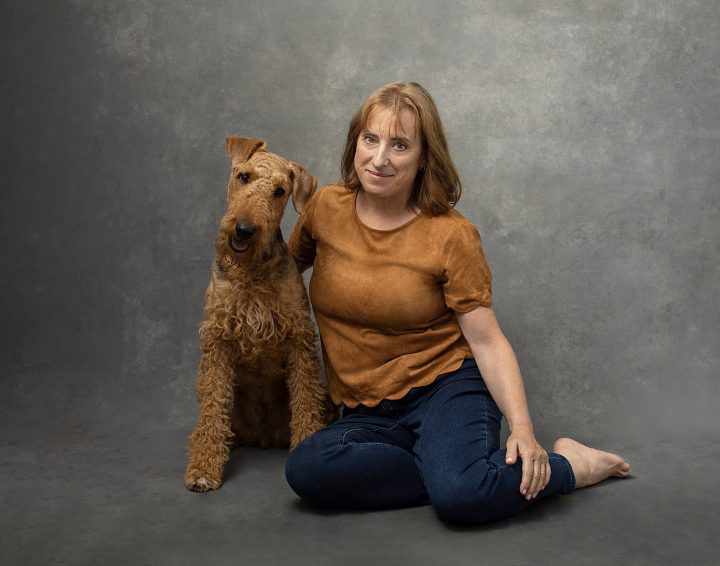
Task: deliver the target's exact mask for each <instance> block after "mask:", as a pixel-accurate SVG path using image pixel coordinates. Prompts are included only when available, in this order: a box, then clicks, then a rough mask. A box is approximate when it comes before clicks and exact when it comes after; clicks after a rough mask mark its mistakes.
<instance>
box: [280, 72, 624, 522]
mask: <svg viewBox="0 0 720 566" xmlns="http://www.w3.org/2000/svg"><path fill="white" fill-rule="evenodd" d="M342 175H343V182H342V184H340V185H334V186H329V187H326V188H325V189H323V190H321V191H319V192H318V193H317V194H316V195H315V196H314V197H313V199H312V200H311V202H310V203H309V205H308V206H307V208H306V210H305V212H304V213H303V214H302V215H301V217H300V218H299V219H298V223H297V226H296V227H295V230H294V232H293V234H292V236H291V238H290V242H289V246H290V250H291V252H292V253H293V255H294V257H295V258H296V261H297V262H298V264H299V265H300V266H301V268H307V267H309V266H311V265H312V266H313V267H314V269H313V275H312V280H311V283H310V297H311V300H312V303H313V307H314V311H315V315H316V319H317V322H318V327H319V329H320V336H321V339H322V345H323V355H324V358H325V364H326V369H327V373H328V385H329V389H330V393H331V396H332V399H333V401H334V402H335V403H337V404H342V406H343V412H342V417H341V418H340V420H339V421H337V422H336V423H334V424H332V425H330V426H328V427H327V428H326V429H324V430H322V431H320V432H318V433H316V434H314V435H312V436H311V437H309V438H307V439H306V440H305V441H304V442H303V443H301V444H300V445H299V446H298V447H297V448H296V449H295V450H294V451H293V452H291V454H290V456H289V459H288V462H287V467H286V477H287V480H288V482H289V484H290V486H291V487H292V488H293V490H294V491H295V492H296V493H297V494H298V495H300V497H302V498H303V499H304V500H306V501H307V502H308V504H310V505H313V506H318V507H331V508H365V509H368V508H370V509H382V508H392V507H401V506H410V505H421V504H427V503H431V504H432V505H433V506H434V508H435V509H436V511H437V513H438V514H439V515H440V517H441V518H443V519H445V520H449V521H457V522H468V523H475V522H482V521H489V520H495V519H500V518H503V517H507V516H509V515H512V514H514V513H517V512H518V511H520V510H522V509H523V508H525V507H527V506H528V505H530V504H531V503H532V502H533V501H535V500H537V499H539V498H541V497H544V496H546V495H550V494H554V493H570V492H571V491H572V490H573V489H577V488H580V487H585V486H587V485H591V484H594V483H597V482H599V481H602V480H604V479H606V478H608V477H610V476H616V477H625V476H627V475H629V474H630V466H629V465H628V464H627V463H626V462H625V461H624V460H623V459H622V458H621V457H620V456H617V455H615V454H610V453H608V452H601V451H598V450H594V449H592V448H589V447H586V446H583V445H582V444H579V443H578V442H575V441H573V440H570V439H567V438H563V439H559V440H558V441H556V442H555V444H554V446H553V452H552V453H551V454H548V453H547V452H546V451H545V450H544V449H543V448H542V447H541V446H540V445H539V444H538V442H537V440H536V439H535V436H534V434H533V425H532V421H531V419H530V414H529V412H528V407H527V401H526V398H525V392H524V387H523V382H522V377H521V375H520V370H519V367H518V363H517V360H516V358H515V354H514V353H513V350H512V347H511V346H510V344H509V343H508V341H507V339H506V338H505V336H504V335H503V333H502V330H501V329H500V327H499V325H498V323H497V321H496V319H495V316H494V314H493V310H492V296H491V275H490V269H489V268H488V265H487V262H486V260H485V256H484V254H483V251H482V247H481V242H480V236H479V234H478V232H477V230H476V229H475V227H474V226H473V225H472V224H471V223H470V222H469V221H468V220H467V219H465V218H464V217H463V216H462V215H461V214H460V213H458V212H457V211H455V210H454V208H453V206H454V205H455V203H456V202H457V201H458V199H459V197H460V192H461V184H460V180H459V177H458V174H457V172H456V170H455V166H454V164H453V161H452V159H451V157H450V154H449V152H448V148H447V142H446V140H445V135H444V133H443V128H442V125H441V123H440V118H439V116H438V112H437V109H436V107H435V104H434V102H433V100H432V98H431V97H430V95H429V94H428V93H427V91H425V90H424V89H423V88H422V87H421V86H420V85H418V84H416V83H410V84H403V83H395V84H390V85H386V86H384V87H382V88H380V89H379V90H377V91H376V92H374V93H373V94H372V95H370V97H369V98H368V99H367V100H366V101H365V103H364V104H363V105H362V106H361V108H360V110H359V111H358V112H357V114H356V115H355V116H354V117H353V119H352V121H351V122H350V129H349V132H348V138H347V144H346V147H345V151H344V154H343V163H342ZM503 415H504V416H505V417H506V418H507V420H508V424H509V427H510V431H511V433H510V436H509V438H508V440H507V444H506V449H505V450H501V449H500V422H501V419H502V416H503Z"/></svg>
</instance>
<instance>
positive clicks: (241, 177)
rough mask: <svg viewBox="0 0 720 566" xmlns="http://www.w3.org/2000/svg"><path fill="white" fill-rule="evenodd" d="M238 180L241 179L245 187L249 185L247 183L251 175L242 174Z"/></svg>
mask: <svg viewBox="0 0 720 566" xmlns="http://www.w3.org/2000/svg"><path fill="white" fill-rule="evenodd" d="M237 178H238V179H240V182H241V183H242V184H243V185H247V182H248V181H249V180H250V173H240V174H238V176H237Z"/></svg>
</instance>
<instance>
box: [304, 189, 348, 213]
mask: <svg viewBox="0 0 720 566" xmlns="http://www.w3.org/2000/svg"><path fill="white" fill-rule="evenodd" d="M353 194H354V193H353V191H350V190H348V189H347V188H346V187H345V186H344V185H341V184H330V185H325V186H324V187H321V188H319V189H318V190H317V192H316V193H315V194H314V195H313V198H312V200H313V201H315V202H314V206H315V207H316V208H320V209H323V210H326V209H328V208H329V209H336V208H338V207H340V208H342V207H343V206H346V205H348V204H349V203H350V202H354V199H353Z"/></svg>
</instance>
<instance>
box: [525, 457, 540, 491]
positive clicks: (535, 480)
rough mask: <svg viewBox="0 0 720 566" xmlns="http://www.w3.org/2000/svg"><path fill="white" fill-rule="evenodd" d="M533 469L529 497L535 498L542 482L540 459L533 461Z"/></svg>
mask: <svg viewBox="0 0 720 566" xmlns="http://www.w3.org/2000/svg"><path fill="white" fill-rule="evenodd" d="M532 470H533V476H532V480H531V481H530V487H529V488H528V494H527V498H528V499H534V498H535V496H536V495H537V492H538V485H539V483H540V479H541V476H540V463H539V462H538V460H533V461H532Z"/></svg>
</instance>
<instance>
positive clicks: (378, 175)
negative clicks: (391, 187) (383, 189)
mask: <svg viewBox="0 0 720 566" xmlns="http://www.w3.org/2000/svg"><path fill="white" fill-rule="evenodd" d="M366 171H367V172H368V173H370V175H372V176H373V177H377V178H378V179H385V178H387V177H392V175H383V174H382V173H377V172H375V171H371V170H370V169H366Z"/></svg>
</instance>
